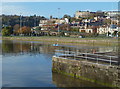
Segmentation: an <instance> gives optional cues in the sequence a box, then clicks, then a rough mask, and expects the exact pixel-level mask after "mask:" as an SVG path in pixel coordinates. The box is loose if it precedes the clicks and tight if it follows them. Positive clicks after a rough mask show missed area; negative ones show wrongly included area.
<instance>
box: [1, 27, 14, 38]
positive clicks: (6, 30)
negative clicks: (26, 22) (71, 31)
mask: <svg viewBox="0 0 120 89" xmlns="http://www.w3.org/2000/svg"><path fill="white" fill-rule="evenodd" d="M12 33H13V31H12V27H5V28H3V29H2V36H10V35H11V34H12Z"/></svg>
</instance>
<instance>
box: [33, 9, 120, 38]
mask: <svg viewBox="0 0 120 89" xmlns="http://www.w3.org/2000/svg"><path fill="white" fill-rule="evenodd" d="M104 13H107V15H106V14H105V15H106V16H104V15H103V14H104ZM114 13H116V14H114ZM93 14H95V12H89V11H77V12H76V13H75V17H74V18H75V19H78V20H73V21H72V22H70V20H69V19H68V18H60V19H56V18H50V19H46V20H40V23H39V26H37V27H34V28H32V30H33V31H35V28H40V29H39V30H37V31H36V33H38V31H39V33H41V32H50V33H53V34H58V33H59V31H60V30H67V31H71V29H78V32H80V33H97V34H106V35H107V36H112V35H113V34H114V33H115V34H116V35H115V36H116V37H118V32H119V29H120V27H119V26H118V24H119V20H118V19H117V18H116V17H115V16H116V15H119V14H118V12H115V11H114V12H113V13H112V12H102V14H100V15H99V16H94V17H93V18H92V19H90V18H89V19H88V18H86V19H82V20H79V18H80V17H82V18H85V17H89V16H91V15H93ZM113 16H114V17H113ZM105 21H110V23H106V24H104V23H105ZM65 25H66V26H65ZM62 26H64V27H63V28H62V29H60V27H62ZM65 34H66V33H65Z"/></svg>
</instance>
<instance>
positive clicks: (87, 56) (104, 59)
mask: <svg viewBox="0 0 120 89" xmlns="http://www.w3.org/2000/svg"><path fill="white" fill-rule="evenodd" d="M56 52H57V53H61V54H60V55H56V56H57V57H65V58H68V57H69V58H68V59H73V60H81V59H83V60H86V61H95V62H96V64H104V65H110V66H111V65H117V64H118V60H116V59H118V56H110V55H101V54H93V53H87V52H86V53H82V52H74V51H65V50H56ZM70 57H71V58H70Z"/></svg>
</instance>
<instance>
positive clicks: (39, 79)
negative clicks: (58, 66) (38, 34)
mask: <svg viewBox="0 0 120 89" xmlns="http://www.w3.org/2000/svg"><path fill="white" fill-rule="evenodd" d="M0 45H2V55H3V61H2V64H3V65H2V66H3V67H2V68H3V71H2V72H3V77H2V78H3V81H2V82H3V86H4V87H56V86H57V87H63V86H65V87H84V86H85V87H88V86H90V87H95V86H100V85H97V84H94V83H89V82H86V81H83V80H78V79H73V78H70V77H66V76H64V75H59V74H54V73H53V74H52V72H51V68H52V56H53V55H55V54H59V53H60V52H57V50H59V51H60V50H61V51H69V52H70V51H73V52H89V53H90V52H91V53H92V52H94V51H96V52H103V51H116V49H117V48H116V47H96V46H90V45H89V46H87V45H80V46H68V45H60V46H59V47H54V46H52V44H46V43H41V42H32V41H29V42H27V41H10V40H3V41H2V44H0Z"/></svg>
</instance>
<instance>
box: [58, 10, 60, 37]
mask: <svg viewBox="0 0 120 89" xmlns="http://www.w3.org/2000/svg"><path fill="white" fill-rule="evenodd" d="M59 11H60V8H58V20H59V19H60V17H59V14H60V12H59ZM58 22H59V21H58ZM59 32H60V29H59V23H58V35H59Z"/></svg>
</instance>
